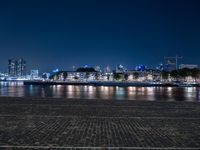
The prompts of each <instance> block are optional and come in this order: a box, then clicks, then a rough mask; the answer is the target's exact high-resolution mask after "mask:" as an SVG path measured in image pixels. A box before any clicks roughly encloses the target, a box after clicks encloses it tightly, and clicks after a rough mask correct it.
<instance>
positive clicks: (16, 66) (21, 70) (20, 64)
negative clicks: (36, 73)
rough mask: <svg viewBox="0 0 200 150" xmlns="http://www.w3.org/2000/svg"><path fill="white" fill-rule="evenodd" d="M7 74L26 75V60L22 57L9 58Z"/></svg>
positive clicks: (14, 75)
mask: <svg viewBox="0 0 200 150" xmlns="http://www.w3.org/2000/svg"><path fill="white" fill-rule="evenodd" d="M8 74H9V75H10V76H13V77H22V76H25V75H26V61H25V60H24V59H22V58H21V59H9V60H8Z"/></svg>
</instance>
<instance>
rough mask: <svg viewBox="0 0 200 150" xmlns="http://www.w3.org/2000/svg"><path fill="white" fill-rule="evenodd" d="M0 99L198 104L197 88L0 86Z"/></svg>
mask: <svg viewBox="0 0 200 150" xmlns="http://www.w3.org/2000/svg"><path fill="white" fill-rule="evenodd" d="M0 96H11V97H54V98H75V99H81V98H82V99H108V100H109V99H116V100H124V99H125V100H148V101H154V100H167V101H200V88H198V87H197V88H196V87H185V88H176V87H117V86H116V87H112V86H73V85H66V86H65V85H52V86H38V85H34V86H32V85H30V86H24V85H23V83H22V82H0Z"/></svg>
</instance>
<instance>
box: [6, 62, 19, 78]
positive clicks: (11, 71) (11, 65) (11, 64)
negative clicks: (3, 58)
mask: <svg viewBox="0 0 200 150" xmlns="http://www.w3.org/2000/svg"><path fill="white" fill-rule="evenodd" d="M16 64H17V63H16V60H15V59H9V60H8V74H9V76H16V74H17V69H16Z"/></svg>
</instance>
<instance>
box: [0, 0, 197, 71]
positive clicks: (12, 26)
mask: <svg viewBox="0 0 200 150" xmlns="http://www.w3.org/2000/svg"><path fill="white" fill-rule="evenodd" d="M199 8H200V2H199V1H198V0H120V1H119V0H91V1H88V0H80V1H78V0H54V1H53V0H23V1H22V0H21V1H20V0H15V1H14V0H4V1H0V52H1V53H0V70H2V71H6V69H7V59H8V58H17V57H22V58H24V59H26V60H27V64H28V67H29V69H30V68H38V69H40V70H42V71H45V70H46V71H49V70H51V69H53V68H56V67H58V68H63V69H67V70H68V69H71V68H72V66H73V65H74V66H83V65H85V64H88V65H91V66H93V65H101V66H102V67H104V66H106V65H110V66H112V67H114V66H115V65H117V64H119V63H121V64H123V65H124V66H126V67H127V68H129V69H133V68H135V66H136V65H138V64H145V65H147V66H153V67H154V66H156V65H157V64H158V63H160V62H162V60H163V57H164V56H174V55H176V54H179V55H182V56H183V57H184V59H183V60H182V63H197V64H199V65H200V59H199V57H200V9H199Z"/></svg>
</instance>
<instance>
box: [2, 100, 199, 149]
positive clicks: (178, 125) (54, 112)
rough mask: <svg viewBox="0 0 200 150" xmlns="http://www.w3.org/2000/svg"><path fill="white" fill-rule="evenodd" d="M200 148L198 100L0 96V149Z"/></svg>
mask: <svg viewBox="0 0 200 150" xmlns="http://www.w3.org/2000/svg"><path fill="white" fill-rule="evenodd" d="M65 148H77V149H82V148H85V149H90V148H92V149H107V148H110V149H200V103H197V102H196V103H192V102H144V101H108V100H62V99H39V98H0V149H1V150H2V149H6V150H7V149H11V150H13V149H14V150H15V149H17V150H18V149H65Z"/></svg>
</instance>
